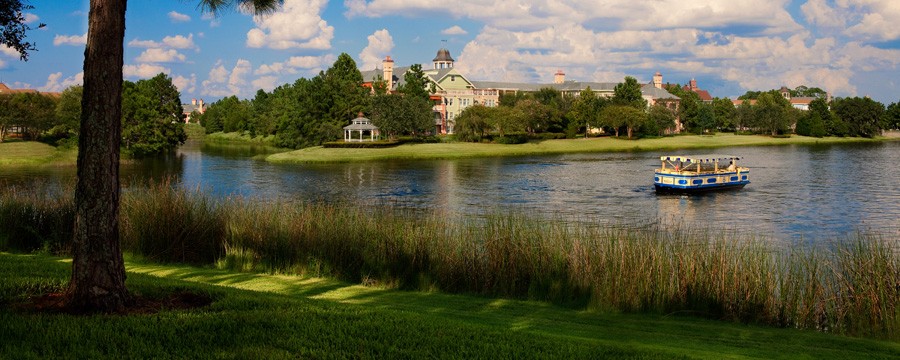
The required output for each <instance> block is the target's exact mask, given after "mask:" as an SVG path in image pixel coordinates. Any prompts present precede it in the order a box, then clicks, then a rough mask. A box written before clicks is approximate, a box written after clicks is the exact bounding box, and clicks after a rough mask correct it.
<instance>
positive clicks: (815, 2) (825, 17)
mask: <svg viewBox="0 0 900 360" xmlns="http://www.w3.org/2000/svg"><path fill="white" fill-rule="evenodd" d="M800 11H802V12H803V16H804V17H805V18H806V22H808V23H810V24H813V25H816V26H819V27H824V28H842V27H844V19H842V18H841V16H840V15H839V14H838V12H837V11H836V10H835V9H834V8H832V7H831V6H828V3H827V2H826V1H825V0H809V1H807V2H806V3H805V4H803V5H801V6H800Z"/></svg>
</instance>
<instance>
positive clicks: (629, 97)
mask: <svg viewBox="0 0 900 360" xmlns="http://www.w3.org/2000/svg"><path fill="white" fill-rule="evenodd" d="M613 93H614V95H613V99H612V101H613V103H614V104H616V105H625V106H631V107H633V108H636V109H641V110H644V109H646V108H647V100H644V97H643V96H642V95H641V84H639V83H638V82H637V79H635V78H633V77H631V76H626V77H625V82H622V83H619V84H617V85H616V87H615V88H614V89H613Z"/></svg>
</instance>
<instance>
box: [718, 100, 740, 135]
mask: <svg viewBox="0 0 900 360" xmlns="http://www.w3.org/2000/svg"><path fill="white" fill-rule="evenodd" d="M712 106H713V114H714V115H715V119H716V124H715V127H716V129H717V130H721V131H734V129H735V116H736V110H735V108H734V103H733V102H731V100H730V99H727V98H715V99H713V103H712Z"/></svg>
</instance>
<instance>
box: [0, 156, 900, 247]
mask: <svg viewBox="0 0 900 360" xmlns="http://www.w3.org/2000/svg"><path fill="white" fill-rule="evenodd" d="M709 152H716V153H729V154H735V155H740V156H743V157H744V160H743V161H742V162H741V165H743V166H747V167H750V168H751V183H750V184H749V185H747V187H745V188H744V189H743V190H740V191H731V192H719V193H711V194H705V195H699V196H679V195H666V196H658V195H656V194H655V192H654V190H653V185H652V179H653V169H654V168H655V167H658V166H659V161H658V157H659V155H661V154H660V153H657V152H640V153H613V154H571V155H558V156H540V157H520V158H489V159H465V160H438V161H395V162H371V163H354V164H329V165H290V166H286V165H272V164H269V163H266V162H264V161H261V160H258V159H253V158H252V156H253V155H254V154H257V153H256V152H255V150H254V149H251V148H245V149H228V150H223V149H216V148H212V147H202V148H201V147H200V146H199V145H198V144H188V145H187V146H185V147H183V148H182V149H181V150H180V151H179V153H178V154H177V155H175V156H171V157H169V158H167V159H165V160H156V161H147V162H144V163H141V164H139V165H131V166H128V167H125V168H123V171H122V172H123V178H124V179H125V181H126V183H133V182H134V181H141V180H144V179H147V178H159V177H163V176H171V177H173V178H175V179H177V180H178V181H179V183H180V184H182V186H186V187H190V188H197V187H200V188H203V189H205V190H207V191H209V192H211V193H213V194H215V195H216V196H230V195H241V196H250V197H259V198H266V199H280V200H297V201H343V202H347V201H350V202H360V203H363V204H391V205H393V206H398V207H408V208H415V209H424V210H435V211H440V212H445V213H447V214H448V216H456V215H468V214H475V215H477V214H483V213H485V212H493V211H497V210H507V209H516V210H523V211H527V212H528V213H531V214H539V215H543V216H547V217H565V218H573V219H577V220H586V221H599V222H608V223H620V224H633V223H647V222H656V221H662V222H674V223H680V224H684V225H687V226H698V227H702V228H713V229H715V228H720V227H721V228H727V229H733V230H738V231H746V232H752V233H754V234H757V235H762V236H767V237H771V238H775V239H781V240H787V241H792V242H795V241H817V240H827V239H839V238H843V237H845V236H847V235H852V234H854V233H855V232H856V231H858V230H861V231H876V232H878V233H881V234H884V235H887V236H889V237H891V238H898V239H900V205H898V204H900V142H890V143H880V144H854V145H828V146H778V147H736V148H727V149H720V150H687V151H681V152H678V153H680V154H700V153H709ZM72 172H73V171H72V170H71V169H69V170H30V171H28V172H16V173H9V172H7V173H0V180H6V182H23V181H26V182H27V181H34V180H36V179H46V178H51V179H70V178H71V177H72V176H73V174H72Z"/></svg>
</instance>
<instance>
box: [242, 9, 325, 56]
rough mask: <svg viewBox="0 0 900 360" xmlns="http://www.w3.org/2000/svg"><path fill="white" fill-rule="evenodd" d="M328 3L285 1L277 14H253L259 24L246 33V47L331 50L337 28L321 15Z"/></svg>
mask: <svg viewBox="0 0 900 360" xmlns="http://www.w3.org/2000/svg"><path fill="white" fill-rule="evenodd" d="M327 3H328V1H327V0H285V2H284V6H283V7H282V8H281V9H280V10H279V11H277V12H276V13H274V14H272V15H269V16H257V17H254V19H253V21H254V22H255V23H256V26H257V27H256V28H253V29H251V30H250V31H248V32H247V46H249V47H251V48H262V47H268V48H271V49H279V50H284V49H319V50H327V49H330V48H331V39H332V38H333V37H334V27H332V26H329V25H328V23H327V22H326V21H325V20H323V19H322V18H321V15H320V14H321V12H322V11H323V10H324V8H325V5H327Z"/></svg>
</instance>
